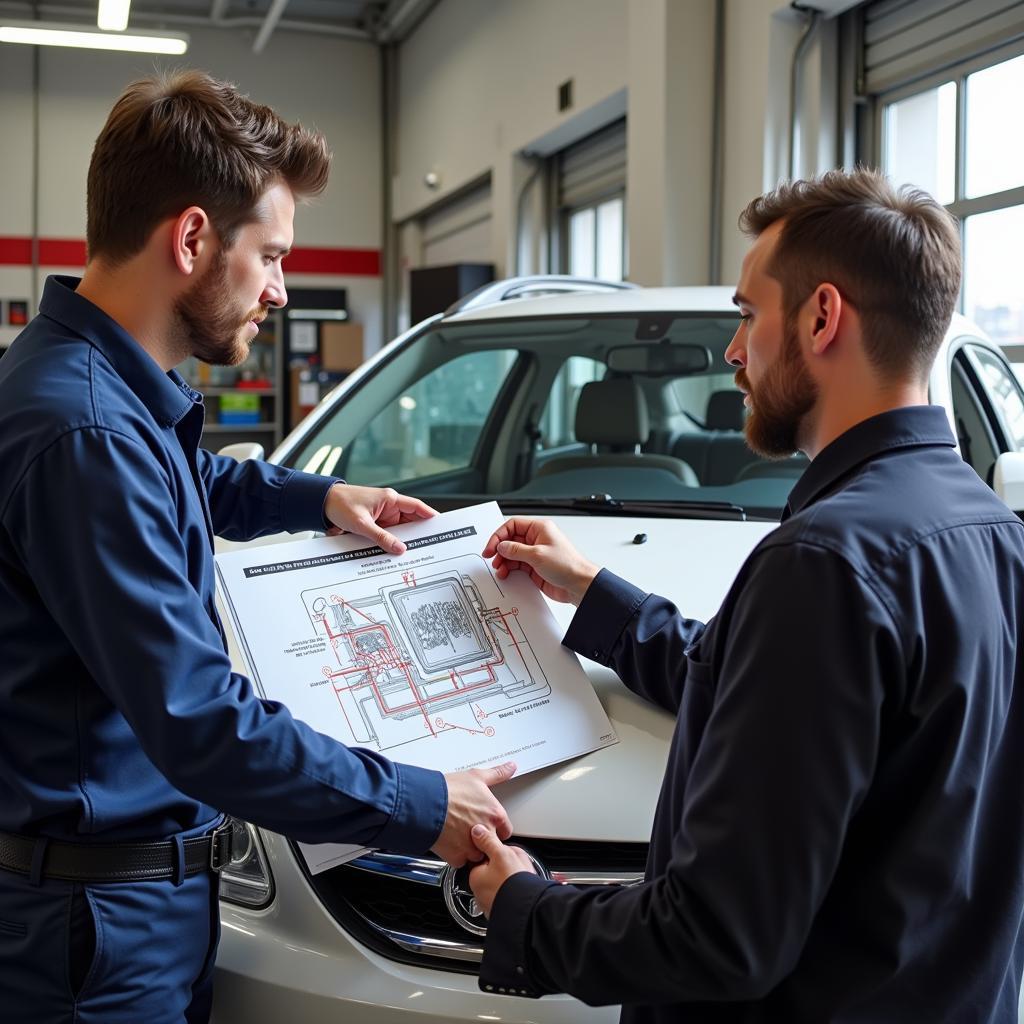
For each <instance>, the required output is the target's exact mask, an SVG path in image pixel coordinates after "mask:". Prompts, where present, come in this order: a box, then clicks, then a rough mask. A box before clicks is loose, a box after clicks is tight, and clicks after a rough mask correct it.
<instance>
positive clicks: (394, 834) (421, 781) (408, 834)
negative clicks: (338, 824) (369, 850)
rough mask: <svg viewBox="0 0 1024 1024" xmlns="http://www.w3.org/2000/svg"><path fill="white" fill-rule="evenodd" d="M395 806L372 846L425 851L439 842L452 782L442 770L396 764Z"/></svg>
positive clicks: (398, 850)
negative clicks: (450, 782) (446, 779)
mask: <svg viewBox="0 0 1024 1024" xmlns="http://www.w3.org/2000/svg"><path fill="white" fill-rule="evenodd" d="M395 776H396V781H395V805H394V808H393V809H392V811H391V817H390V819H389V820H388V823H387V824H386V825H385V826H384V827H383V828H382V829H381V830H380V832H379V833H378V835H377V837H376V838H375V839H374V841H373V843H372V845H373V846H378V847H380V848H381V849H382V850H393V851H394V852H396V853H410V854H412V853H424V852H425V851H427V850H429V849H430V848H431V847H432V846H433V845H434V843H436V842H437V839H438V836H440V835H441V829H442V827H443V826H444V819H445V816H446V815H447V813H448V783H447V782H445V780H444V776H443V775H442V774H441V773H440V772H435V771H431V770H430V769H428V768H417V767H415V766H414V765H411V764H398V763H396V764H395Z"/></svg>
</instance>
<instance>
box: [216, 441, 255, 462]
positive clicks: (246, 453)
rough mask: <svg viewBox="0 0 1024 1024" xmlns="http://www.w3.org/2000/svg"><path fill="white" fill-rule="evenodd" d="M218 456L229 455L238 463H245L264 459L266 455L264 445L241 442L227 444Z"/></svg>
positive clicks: (253, 442)
mask: <svg viewBox="0 0 1024 1024" xmlns="http://www.w3.org/2000/svg"><path fill="white" fill-rule="evenodd" d="M217 454H218V455H227V456H228V458H231V459H234V460H235V461H236V462H245V460H246V459H262V458H263V456H264V455H265V454H266V453H265V452H264V451H263V445H261V444H257V443H256V442H255V441H239V442H238V443H237V444H226V445H224V447H223V448H221V450H220V451H219V452H217Z"/></svg>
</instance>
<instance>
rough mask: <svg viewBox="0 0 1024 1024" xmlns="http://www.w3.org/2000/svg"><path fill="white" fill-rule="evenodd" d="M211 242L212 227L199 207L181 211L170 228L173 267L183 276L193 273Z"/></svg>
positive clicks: (204, 212)
mask: <svg viewBox="0 0 1024 1024" xmlns="http://www.w3.org/2000/svg"><path fill="white" fill-rule="evenodd" d="M212 241H213V226H212V225H211V224H210V218H209V217H208V216H207V215H206V211H205V210H203V209H202V208H201V207H199V206H190V207H189V208H188V209H187V210H182V212H181V213H179V214H178V216H177V218H176V219H175V221H174V223H173V225H172V226H171V251H172V257H173V259H174V265H175V266H176V267H177V268H178V270H180V271H181V273H183V274H187V275H191V274H194V273H195V270H196V265H197V264H198V263H199V261H200V260H201V258H202V256H203V254H204V252H205V251H206V250H207V249H208V248H209V247H210V246H211V244H212Z"/></svg>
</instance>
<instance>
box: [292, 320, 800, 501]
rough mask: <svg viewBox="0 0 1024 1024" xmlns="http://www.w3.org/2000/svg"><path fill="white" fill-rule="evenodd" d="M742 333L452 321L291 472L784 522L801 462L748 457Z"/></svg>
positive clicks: (711, 324)
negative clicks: (740, 374)
mask: <svg viewBox="0 0 1024 1024" xmlns="http://www.w3.org/2000/svg"><path fill="white" fill-rule="evenodd" d="M736 326H737V318H736V316H734V315H729V314H723V313H714V314H694V313H679V312H671V313H665V314H650V313H644V314H643V315H631V316H630V315H621V314H615V315H610V316H593V317H586V318H584V317H580V316H572V317H558V316H548V317H542V318H526V317H511V316H510V317H509V318H507V319H503V320H499V319H495V318H493V317H492V318H488V319H483V318H481V319H479V320H477V321H474V320H472V319H468V320H467V319H461V318H459V319H456V320H455V321H454V322H452V321H449V322H441V323H439V324H437V325H435V326H434V327H432V328H431V329H428V330H427V331H426V332H425V333H423V334H422V335H420V336H418V337H416V338H415V339H414V340H412V341H411V342H409V343H407V344H405V345H403V346H401V347H399V348H397V349H396V350H395V351H394V352H393V353H392V354H391V355H390V357H389V358H387V359H385V360H383V361H381V362H379V363H378V364H377V365H376V366H375V367H374V368H373V370H372V372H371V373H369V374H367V375H365V376H364V377H363V378H362V379H361V380H359V381H358V383H357V384H356V385H355V386H354V387H352V388H350V389H345V388H342V393H341V396H340V398H339V399H337V400H336V401H335V402H334V404H333V406H332V407H331V409H330V411H329V412H328V413H327V415H326V416H324V417H323V418H321V419H319V420H318V421H314V423H313V425H312V426H311V427H310V429H309V431H308V432H307V433H306V435H305V436H303V437H302V438H301V440H300V441H299V443H298V444H297V445H296V446H294V447H292V448H291V449H290V451H289V452H287V453H286V455H285V458H284V459H283V461H284V462H285V464H286V465H289V466H294V467H296V468H298V469H302V470H305V471H307V472H313V473H323V474H332V475H336V476H342V477H345V478H346V479H348V480H351V481H352V482H354V483H360V484H376V485H387V486H393V487H395V488H397V489H399V490H401V491H403V492H405V493H409V494H414V495H416V496H418V497H421V498H423V499H424V500H426V501H429V502H430V503H431V504H433V505H434V506H435V507H438V508H442V509H447V508H453V507H457V506H458V505H460V504H468V503H470V502H476V501H483V500H490V499H498V500H500V501H501V502H502V504H503V506H505V507H506V508H509V507H514V506H521V507H524V508H538V507H544V506H548V507H551V508H562V507H563V506H567V507H572V504H573V503H574V502H575V503H576V504H577V505H579V506H580V508H581V510H583V509H584V508H585V509H586V511H591V512H592V511H599V510H601V509H605V510H608V511H619V512H626V513H629V512H631V511H633V512H635V511H637V510H638V509H640V508H641V507H642V508H643V509H644V511H645V512H650V513H651V514H659V513H660V514H669V515H693V514H697V515H701V516H708V517H712V518H714V517H722V518H734V517H736V516H737V515H738V514H746V515H748V516H751V517H757V518H776V519H777V518H778V517H779V514H780V512H781V510H782V507H783V506H784V505H785V502H786V498H787V496H788V494H789V491H790V489H791V488H792V486H793V484H794V482H795V481H796V479H797V478H798V477H799V475H800V473H801V472H802V470H803V467H804V465H805V460H804V459H803V457H802V456H794V457H793V458H791V459H787V460H784V461H781V462H778V461H776V462H768V461H765V460H763V459H760V458H758V457H757V456H756V455H754V454H753V453H752V452H751V451H750V449H749V448H748V447H747V445H746V442H745V440H744V436H743V416H744V406H743V396H742V394H741V392H739V391H738V390H737V389H736V387H735V384H734V382H733V374H734V368H733V367H731V366H729V365H728V364H727V363H726V361H725V358H724V353H725V349H726V347H727V346H728V344H729V341H730V339H731V338H732V336H733V333H734V332H735V330H736ZM593 496H597V497H596V498H595V497H593ZM605 496H607V497H605ZM581 499H582V500H581ZM738 510H743V512H742V513H740V512H739V511H738Z"/></svg>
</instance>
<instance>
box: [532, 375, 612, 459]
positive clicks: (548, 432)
mask: <svg viewBox="0 0 1024 1024" xmlns="http://www.w3.org/2000/svg"><path fill="white" fill-rule="evenodd" d="M607 369H608V368H607V367H606V366H605V364H604V363H602V362H600V361H598V360H597V359H589V358H587V357H586V356H570V357H569V358H568V359H566V361H565V362H564V363H563V364H562V368H561V369H560V370H559V371H558V373H557V374H555V379H554V381H553V382H552V385H551V391H550V392H549V394H548V401H547V405H546V406H545V407H544V412H543V414H542V415H541V418H540V423H539V424H538V429H539V431H540V439H539V442H538V443H539V444H540V447H541V449H543V450H547V449H548V448H560V447H562V446H563V445H567V444H574V443H575V441H576V406H577V404H578V403H579V400H580V392H581V391H582V390H583V385H584V384H589V383H590V382H591V381H593V380H601V379H602V378H603V377H604V375H605V373H606V372H607Z"/></svg>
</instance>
